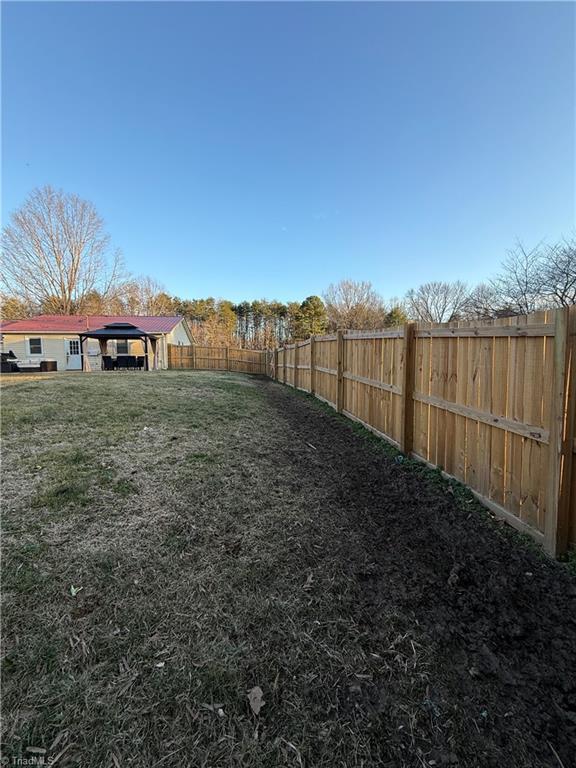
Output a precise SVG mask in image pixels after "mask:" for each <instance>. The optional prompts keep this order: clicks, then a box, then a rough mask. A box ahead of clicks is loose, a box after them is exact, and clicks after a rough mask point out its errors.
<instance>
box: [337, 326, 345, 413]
mask: <svg viewBox="0 0 576 768" xmlns="http://www.w3.org/2000/svg"><path fill="white" fill-rule="evenodd" d="M343 374H344V333H343V331H342V330H340V329H338V330H337V331H336V410H337V411H338V413H342V409H343V406H344V375H343Z"/></svg>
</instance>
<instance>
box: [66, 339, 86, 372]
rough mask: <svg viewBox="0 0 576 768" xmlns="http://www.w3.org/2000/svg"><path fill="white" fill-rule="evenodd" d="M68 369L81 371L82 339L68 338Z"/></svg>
mask: <svg viewBox="0 0 576 768" xmlns="http://www.w3.org/2000/svg"><path fill="white" fill-rule="evenodd" d="M65 344H66V370H67V371H80V370H81V369H82V355H81V354H80V339H66V341H65Z"/></svg>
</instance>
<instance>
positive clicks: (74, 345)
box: [68, 339, 80, 355]
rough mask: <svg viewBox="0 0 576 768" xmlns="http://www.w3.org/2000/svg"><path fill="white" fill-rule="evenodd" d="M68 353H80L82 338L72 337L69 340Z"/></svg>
mask: <svg viewBox="0 0 576 768" xmlns="http://www.w3.org/2000/svg"><path fill="white" fill-rule="evenodd" d="M68 354H69V355H79V354H80V340H79V339H70V340H69V341H68Z"/></svg>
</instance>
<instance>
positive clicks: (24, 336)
mask: <svg viewBox="0 0 576 768" xmlns="http://www.w3.org/2000/svg"><path fill="white" fill-rule="evenodd" d="M110 323H131V324H132V325H134V326H136V327H138V328H140V329H141V330H142V331H144V332H145V333H147V334H153V335H154V336H155V337H156V339H157V342H156V354H157V360H156V365H155V367H157V368H167V367H168V344H177V345H181V344H191V343H192V336H191V333H190V329H189V327H188V323H187V322H186V319H185V318H183V317H181V316H179V315H175V316H171V317H164V316H136V315H114V316H106V315H88V316H86V315H39V316H38V317H31V318H27V319H25V320H14V321H7V322H4V323H2V324H1V325H0V341H1V348H2V352H10V351H12V352H13V353H14V354H15V355H16V358H17V359H18V360H19V361H20V364H21V365H22V366H25V367H28V366H37V365H38V366H39V365H40V362H41V361H42V360H55V361H56V363H57V365H58V370H59V371H74V370H81V369H82V354H81V353H82V349H81V346H80V337H79V334H81V333H86V332H87V331H95V330H98V329H99V328H102V327H104V326H105V325H108V324H110ZM149 346H150V345H149ZM84 349H85V351H87V359H88V362H89V367H90V369H91V370H93V371H99V370H101V369H102V358H101V353H100V344H99V342H98V340H95V339H88V340H87V342H86V345H85V348H84ZM149 352H150V350H149ZM106 353H107V354H108V355H110V356H111V357H113V358H115V357H117V356H122V355H143V354H144V344H143V342H142V341H140V340H139V339H137V340H118V341H114V340H110V341H108V342H107V350H106ZM151 367H152V366H151Z"/></svg>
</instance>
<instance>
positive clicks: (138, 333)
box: [78, 323, 158, 371]
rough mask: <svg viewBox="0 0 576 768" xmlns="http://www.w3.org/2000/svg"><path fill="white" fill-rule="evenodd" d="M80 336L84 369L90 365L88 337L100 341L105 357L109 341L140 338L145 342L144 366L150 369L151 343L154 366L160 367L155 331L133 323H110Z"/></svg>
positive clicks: (101, 352)
mask: <svg viewBox="0 0 576 768" xmlns="http://www.w3.org/2000/svg"><path fill="white" fill-rule="evenodd" d="M78 336H79V338H80V350H81V355H82V370H84V371H89V370H90V365H89V363H88V355H87V351H86V342H87V340H88V339H98V342H99V343H100V354H101V355H102V357H104V356H105V355H106V353H107V350H108V342H109V341H111V340H114V341H118V340H122V341H124V340H131V339H139V340H140V341H142V342H143V343H144V367H145V370H147V371H148V370H150V365H149V362H148V343H150V351H151V352H152V356H153V359H152V368H153V369H156V368H157V367H158V357H157V355H156V342H157V339H158V337H157V335H156V334H153V333H146V331H143V330H142V329H141V328H138V327H137V326H136V325H133V324H132V323H108V324H107V325H105V326H104V327H102V328H97V329H96V330H95V331H83V332H82V333H79V334H78Z"/></svg>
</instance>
